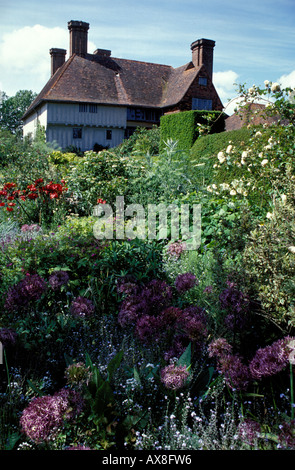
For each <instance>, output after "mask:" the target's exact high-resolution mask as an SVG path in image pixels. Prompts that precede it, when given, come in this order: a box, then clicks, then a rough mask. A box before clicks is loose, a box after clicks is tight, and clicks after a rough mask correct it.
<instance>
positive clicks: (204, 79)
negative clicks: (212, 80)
mask: <svg viewBox="0 0 295 470" xmlns="http://www.w3.org/2000/svg"><path fill="white" fill-rule="evenodd" d="M199 85H203V86H207V77H199Z"/></svg>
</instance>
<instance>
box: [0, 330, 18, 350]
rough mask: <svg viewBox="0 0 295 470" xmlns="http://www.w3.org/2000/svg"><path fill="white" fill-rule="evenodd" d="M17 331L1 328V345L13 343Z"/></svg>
mask: <svg viewBox="0 0 295 470" xmlns="http://www.w3.org/2000/svg"><path fill="white" fill-rule="evenodd" d="M16 338H17V332H16V331H15V330H13V329H12V328H1V330H0V341H1V343H2V344H3V346H9V345H13V344H15V342H16Z"/></svg>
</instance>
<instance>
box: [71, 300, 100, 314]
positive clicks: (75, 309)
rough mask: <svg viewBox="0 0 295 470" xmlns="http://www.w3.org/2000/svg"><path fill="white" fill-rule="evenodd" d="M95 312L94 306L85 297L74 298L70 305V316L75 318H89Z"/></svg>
mask: <svg viewBox="0 0 295 470" xmlns="http://www.w3.org/2000/svg"><path fill="white" fill-rule="evenodd" d="M94 312H95V306H94V304H93V303H92V302H91V300H89V299H86V297H82V296H79V297H76V298H75V299H74V300H73V302H72V304H71V314H72V315H74V316H76V317H89V316H92V315H93V314H94Z"/></svg>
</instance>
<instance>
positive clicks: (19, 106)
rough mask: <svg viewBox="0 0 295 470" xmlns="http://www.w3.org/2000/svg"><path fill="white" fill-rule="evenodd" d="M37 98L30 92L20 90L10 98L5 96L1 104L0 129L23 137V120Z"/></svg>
mask: <svg viewBox="0 0 295 470" xmlns="http://www.w3.org/2000/svg"><path fill="white" fill-rule="evenodd" d="M36 96H37V94H36V93H33V92H32V91H29V90H20V91H18V92H17V93H16V95H15V96H13V97H10V98H8V97H7V96H6V95H4V97H3V99H2V101H1V103H0V127H1V128H2V129H6V130H8V131H10V132H12V133H13V134H16V133H17V134H18V135H21V132H22V121H21V118H22V116H23V114H24V113H25V111H26V110H27V108H28V107H29V106H30V104H31V103H32V101H33V100H34V99H35V98H36Z"/></svg>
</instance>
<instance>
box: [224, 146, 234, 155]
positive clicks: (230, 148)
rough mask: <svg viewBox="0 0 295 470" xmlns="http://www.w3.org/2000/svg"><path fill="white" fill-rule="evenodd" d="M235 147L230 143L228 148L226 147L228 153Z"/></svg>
mask: <svg viewBox="0 0 295 470" xmlns="http://www.w3.org/2000/svg"><path fill="white" fill-rule="evenodd" d="M232 149H233V146H232V145H228V147H227V149H226V153H231V151H232Z"/></svg>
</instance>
